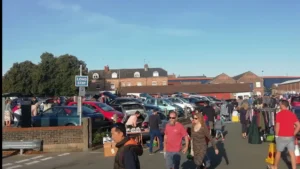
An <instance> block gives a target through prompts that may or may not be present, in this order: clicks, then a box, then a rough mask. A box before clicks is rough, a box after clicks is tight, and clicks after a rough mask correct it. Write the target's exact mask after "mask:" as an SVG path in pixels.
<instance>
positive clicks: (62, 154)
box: [58, 153, 70, 157]
mask: <svg viewBox="0 0 300 169" xmlns="http://www.w3.org/2000/svg"><path fill="white" fill-rule="evenodd" d="M69 154H70V153H64V154H60V155H58V156H60V157H61V156H66V155H69Z"/></svg>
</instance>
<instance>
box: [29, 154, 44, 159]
mask: <svg viewBox="0 0 300 169" xmlns="http://www.w3.org/2000/svg"><path fill="white" fill-rule="evenodd" d="M42 157H44V156H42V155H41V156H36V157H32V158H31V160H35V159H38V158H42Z"/></svg>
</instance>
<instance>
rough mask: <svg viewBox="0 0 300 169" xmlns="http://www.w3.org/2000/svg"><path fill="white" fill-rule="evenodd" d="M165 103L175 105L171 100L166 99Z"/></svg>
mask: <svg viewBox="0 0 300 169" xmlns="http://www.w3.org/2000/svg"><path fill="white" fill-rule="evenodd" d="M164 101H165V102H167V103H168V104H170V105H173V104H174V103H173V102H172V101H170V100H169V99H164Z"/></svg>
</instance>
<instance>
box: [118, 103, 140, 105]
mask: <svg viewBox="0 0 300 169" xmlns="http://www.w3.org/2000/svg"><path fill="white" fill-rule="evenodd" d="M124 104H140V103H138V102H124V103H121V105H124ZM140 105H141V104H140Z"/></svg>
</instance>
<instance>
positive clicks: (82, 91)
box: [79, 87, 85, 96]
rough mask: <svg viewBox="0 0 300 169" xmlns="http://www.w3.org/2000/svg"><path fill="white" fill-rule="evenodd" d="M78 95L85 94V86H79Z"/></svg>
mask: <svg viewBox="0 0 300 169" xmlns="http://www.w3.org/2000/svg"><path fill="white" fill-rule="evenodd" d="M79 96H85V87H79Z"/></svg>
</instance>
